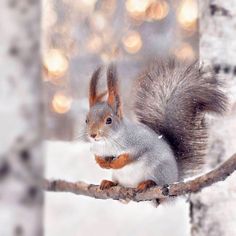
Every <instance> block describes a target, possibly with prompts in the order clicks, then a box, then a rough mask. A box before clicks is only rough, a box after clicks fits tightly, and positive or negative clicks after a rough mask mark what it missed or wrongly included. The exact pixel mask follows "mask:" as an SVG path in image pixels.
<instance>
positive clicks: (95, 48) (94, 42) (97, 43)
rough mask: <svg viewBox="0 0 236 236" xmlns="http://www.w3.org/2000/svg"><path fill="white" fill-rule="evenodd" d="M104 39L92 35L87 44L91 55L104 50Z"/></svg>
mask: <svg viewBox="0 0 236 236" xmlns="http://www.w3.org/2000/svg"><path fill="white" fill-rule="evenodd" d="M102 43H103V42H102V39H101V37H99V36H98V35H92V36H90V37H89V39H88V42H87V48H88V50H89V52H91V53H98V52H99V51H100V50H101V48H102Z"/></svg>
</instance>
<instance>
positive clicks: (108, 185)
mask: <svg viewBox="0 0 236 236" xmlns="http://www.w3.org/2000/svg"><path fill="white" fill-rule="evenodd" d="M116 185H117V183H115V182H112V181H110V180H103V181H102V182H101V184H100V186H99V188H100V189H101V190H104V189H109V188H111V187H114V186H116Z"/></svg>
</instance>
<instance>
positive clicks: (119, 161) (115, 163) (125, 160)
mask: <svg viewBox="0 0 236 236" xmlns="http://www.w3.org/2000/svg"><path fill="white" fill-rule="evenodd" d="M131 161H132V160H131V157H130V155H129V154H122V155H120V156H118V157H116V158H115V159H113V160H112V161H111V163H110V168H112V169H120V168H122V167H124V166H126V165H128V164H129V163H130V162H131Z"/></svg>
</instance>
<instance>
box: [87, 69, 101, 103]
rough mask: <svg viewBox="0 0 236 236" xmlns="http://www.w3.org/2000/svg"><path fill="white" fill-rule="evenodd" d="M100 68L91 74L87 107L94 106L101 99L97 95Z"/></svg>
mask: <svg viewBox="0 0 236 236" xmlns="http://www.w3.org/2000/svg"><path fill="white" fill-rule="evenodd" d="M101 69H102V67H101V66H100V67H99V68H98V69H97V70H95V71H94V72H93V75H92V78H91V80H90V84H89V106H90V107H91V106H93V105H95V104H96V103H97V102H98V101H99V100H100V99H101V98H102V97H101V95H100V96H98V95H97V84H98V80H99V75H100V72H101Z"/></svg>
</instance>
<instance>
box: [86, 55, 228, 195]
mask: <svg viewBox="0 0 236 236" xmlns="http://www.w3.org/2000/svg"><path fill="white" fill-rule="evenodd" d="M100 72H101V68H99V69H97V70H96V71H95V72H94V73H93V75H92V78H91V81H90V88H89V105H90V110H89V113H88V115H87V118H86V131H87V135H88V138H89V141H90V142H91V151H92V153H93V154H94V155H95V159H96V162H97V163H98V164H99V165H100V167H102V168H106V169H112V181H109V180H103V181H102V182H101V184H100V188H101V189H106V188H110V187H112V186H115V185H117V184H120V185H122V186H125V187H134V188H137V191H138V192H142V191H145V190H146V189H147V188H149V187H152V186H154V185H165V184H170V183H173V182H177V181H180V180H181V179H183V178H184V177H185V176H187V175H189V174H190V173H193V172H194V171H195V170H196V169H199V168H200V167H201V164H202V163H203V157H204V155H205V150H206V145H207V125H206V122H205V117H204V116H205V114H206V113H216V114H222V113H223V112H224V111H225V109H226V105H227V97H226V96H225V95H224V93H223V92H222V91H221V89H220V88H221V83H220V82H219V80H218V79H217V78H216V76H215V75H214V73H212V72H210V71H204V70H202V69H199V66H198V63H197V62H195V63H192V64H190V65H186V64H181V63H179V62H177V61H175V60H171V59H170V60H167V61H154V62H153V63H151V65H149V66H148V68H147V69H146V70H145V71H144V72H142V73H141V74H140V76H139V78H138V79H137V82H136V86H135V95H134V96H135V97H134V100H135V102H134V111H135V114H136V116H137V119H138V121H131V120H128V119H127V118H125V117H124V115H123V112H122V107H121V98H120V93H119V88H118V76H117V71H116V67H115V65H114V64H110V65H109V66H108V69H107V87H108V98H107V100H106V101H104V98H105V95H106V92H104V93H101V94H98V92H97V83H98V80H99V77H100Z"/></svg>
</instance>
